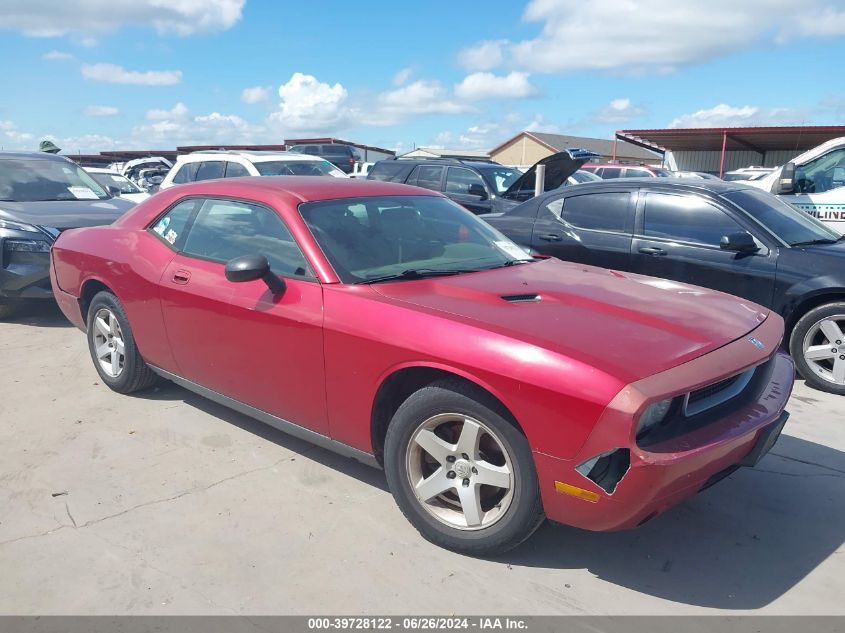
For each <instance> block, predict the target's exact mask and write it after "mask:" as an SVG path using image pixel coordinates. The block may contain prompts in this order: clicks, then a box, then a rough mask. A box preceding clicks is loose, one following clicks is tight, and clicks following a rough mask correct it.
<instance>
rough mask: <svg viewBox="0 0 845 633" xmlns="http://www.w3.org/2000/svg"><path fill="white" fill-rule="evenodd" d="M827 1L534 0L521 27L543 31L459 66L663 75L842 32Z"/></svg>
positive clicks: (468, 53) (481, 50)
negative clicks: (756, 47)
mask: <svg viewBox="0 0 845 633" xmlns="http://www.w3.org/2000/svg"><path fill="white" fill-rule="evenodd" d="M828 4H829V2H828V0H805V1H804V2H802V3H795V2H794V1H793V0H745V1H743V2H736V1H735V0H710V1H708V2H702V1H698V2H675V3H666V2H663V1H662V0H639V1H637V2H633V1H630V0H626V1H620V2H588V3H584V2H581V1H580V0H532V1H531V2H529V4H528V6H527V7H526V9H525V12H524V14H523V20H524V21H526V22H531V23H539V24H541V25H542V28H541V31H540V33H539V34H538V35H537V36H536V37H534V38H531V39H527V40H523V41H519V42H507V41H501V40H498V41H493V42H491V41H485V42H481V43H479V44H478V45H477V46H474V47H470V48H468V49H465V50H464V51H462V52H461V53H460V54H459V56H458V59H459V61H460V62H461V63H463V64H464V65H465V66H467V67H469V68H472V69H480V70H489V69H491V68H494V67H497V66H500V65H502V64H507V65H509V66H512V67H515V68H518V69H523V70H525V71H527V72H531V73H540V72H547V73H554V72H568V71H575V70H614V69H621V70H625V71H639V72H641V71H646V70H647V71H649V72H658V73H666V72H671V71H672V70H674V69H675V68H678V67H680V66H684V65H689V64H694V63H700V62H704V61H707V60H710V59H714V58H716V57H719V56H723V55H726V54H729V53H733V52H735V51H738V50H742V49H745V48H749V47H751V46H754V45H756V44H759V43H771V42H772V41H776V42H777V41H783V40H785V39H788V38H797V37H813V36H831V37H832V36H836V35H841V34H843V33H845V11H842V10H841V9H836V8H832V7H830V6H827V5H828Z"/></svg>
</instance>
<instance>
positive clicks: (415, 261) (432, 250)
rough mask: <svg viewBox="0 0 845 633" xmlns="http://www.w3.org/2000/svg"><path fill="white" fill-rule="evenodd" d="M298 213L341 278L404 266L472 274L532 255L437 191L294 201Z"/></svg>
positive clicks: (369, 276) (356, 279) (361, 278)
mask: <svg viewBox="0 0 845 633" xmlns="http://www.w3.org/2000/svg"><path fill="white" fill-rule="evenodd" d="M299 212H300V214H301V215H302V218H303V220H305V223H306V224H307V225H308V228H309V229H311V233H312V234H313V235H314V239H315V240H317V243H318V244H319V245H320V248H321V249H322V251H323V253H325V255H326V258H327V259H328V260H329V262H330V263H331V265H332V267H334V270H335V272H336V273H337V275H338V277H340V279H341V281H343V283H360V282H366V281H368V280H373V279H377V278H382V277H385V276H388V275H402V274H403V273H407V272H408V271H425V272H434V273H436V272H437V271H441V272H455V273H456V272H473V271H478V270H484V269H487V268H497V267H499V266H506V265H509V264H510V263H511V262H517V261H523V260H530V259H531V257H530V256H529V255H528V254H527V253H526V252H525V251H523V250H522V249H521V248H520V247H519V246H517V245H516V244H514V243H513V242H511V241H510V240H509V239H508V238H506V237H505V236H504V235H502V234H501V233H499V232H498V231H497V230H496V229H494V228H493V227H491V226H489V225H488V224H486V223H485V222H484V221H483V220H480V219H478V218H477V217H476V216H474V215H473V214H472V213H470V212H469V211H467V210H466V209H464V208H463V207H461V206H458V205H457V204H455V203H454V202H452V201H451V200H449V199H448V198H441V197H439V196H391V197H386V196H385V197H382V196H379V197H371V198H348V199H345V200H322V201H319V202H306V203H303V204H301V205H299ZM407 278H410V277H407Z"/></svg>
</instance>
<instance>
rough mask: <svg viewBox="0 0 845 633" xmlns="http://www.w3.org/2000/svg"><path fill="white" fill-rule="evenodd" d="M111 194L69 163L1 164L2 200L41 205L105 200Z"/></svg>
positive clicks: (15, 161)
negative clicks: (68, 201)
mask: <svg viewBox="0 0 845 633" xmlns="http://www.w3.org/2000/svg"><path fill="white" fill-rule="evenodd" d="M110 197H111V196H109V194H108V193H106V191H105V190H104V189H103V188H102V187H101V186H100V185H99V184H98V183H97V181H96V180H94V179H93V178H91V176H89V175H88V173H87V172H86V171H84V170H83V169H82V168H81V167H79V165H77V164H76V163H71V162H70V161H66V160H43V159H41V160H39V159H5V160H0V200H7V201H14V202H42V201H51V202H52V201H56V200H103V199H106V198H110Z"/></svg>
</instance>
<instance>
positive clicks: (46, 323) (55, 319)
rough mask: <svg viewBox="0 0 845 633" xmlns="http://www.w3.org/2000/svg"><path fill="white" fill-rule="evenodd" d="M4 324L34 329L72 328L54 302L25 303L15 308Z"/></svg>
mask: <svg viewBox="0 0 845 633" xmlns="http://www.w3.org/2000/svg"><path fill="white" fill-rule="evenodd" d="M3 322H4V323H16V324H18V325H31V326H35V327H73V324H72V323H71V322H70V321H68V320H67V318H66V317H65V315H64V314H62V311H61V310H59V306H58V305H57V304H56V302H55V301H47V300H44V301H26V302H23V303H21V304H19V305H17V306H15V311H14V312H13V313H12V314H11V316H9V317H8V318H6V319H4V320H3Z"/></svg>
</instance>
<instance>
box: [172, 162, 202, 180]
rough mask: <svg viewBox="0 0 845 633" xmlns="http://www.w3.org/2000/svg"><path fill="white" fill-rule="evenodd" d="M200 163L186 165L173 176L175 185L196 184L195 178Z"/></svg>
mask: <svg viewBox="0 0 845 633" xmlns="http://www.w3.org/2000/svg"><path fill="white" fill-rule="evenodd" d="M198 166H199V163H185V164H184V165H182V166H181V167H180V168H179V171H177V172H176V175H175V176H173V184H177V185H179V184H183V183H186V182H194V177H195V176H196V174H197V167H198Z"/></svg>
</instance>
